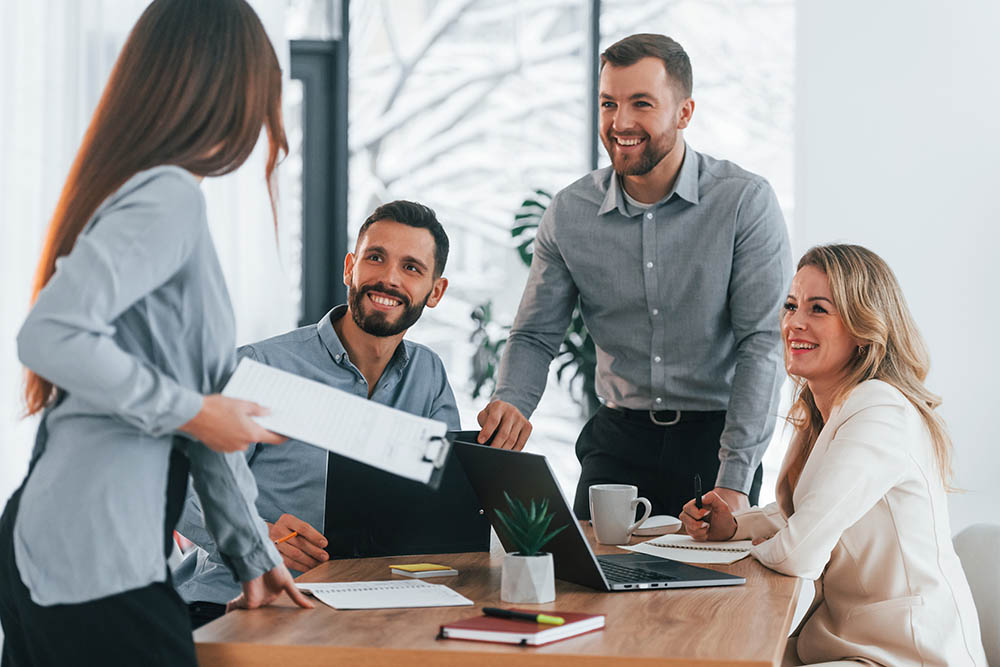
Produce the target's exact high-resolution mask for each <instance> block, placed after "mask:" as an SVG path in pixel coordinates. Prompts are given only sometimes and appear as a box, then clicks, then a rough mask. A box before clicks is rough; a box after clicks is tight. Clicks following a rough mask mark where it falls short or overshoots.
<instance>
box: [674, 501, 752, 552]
mask: <svg viewBox="0 0 1000 667" xmlns="http://www.w3.org/2000/svg"><path fill="white" fill-rule="evenodd" d="M716 491H718V489H716V490H715V491H709V492H708V493H706V494H705V495H704V496H702V497H701V504H702V508H701V509H698V508H697V506H695V502H694V499H691V500H689V501H687V503H686V504H685V505H684V509H683V510H682V511H681V517H680V518H681V523H683V524H684V532H686V533H687V534H688V535H690V536H691V537H692V538H693V539H695V540H698V541H699V542H704V541H705V540H712V541H713V542H724V541H725V540H729V539H732V537H733V535H735V534H736V519H734V518H733V512H732V509H730V507H729V503H727V502H726V501H725V500H723V499H722V498H721V497H720V496H719V494H718V493H716ZM744 497H745V496H744Z"/></svg>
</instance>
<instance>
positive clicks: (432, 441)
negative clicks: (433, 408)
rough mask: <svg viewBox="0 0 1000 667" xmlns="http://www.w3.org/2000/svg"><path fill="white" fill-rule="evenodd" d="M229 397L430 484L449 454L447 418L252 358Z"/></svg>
mask: <svg viewBox="0 0 1000 667" xmlns="http://www.w3.org/2000/svg"><path fill="white" fill-rule="evenodd" d="M222 394H223V395H224V396H229V397H231V398H239V399H243V400H247V401H253V402H255V403H259V404H260V405H263V406H264V407H266V408H268V409H269V410H270V411H271V414H269V415H267V416H266V417H254V419H255V420H256V421H257V423H259V424H260V425H261V426H263V427H264V428H266V429H269V430H271V431H274V432H275V433H279V434H281V435H284V436H288V437H289V438H293V439H295V440H301V441H302V442H305V443H308V444H310V445H314V446H316V447H321V448H323V449H326V450H329V451H331V452H335V453H337V454H340V455H342V456H346V457H348V458H351V459H354V460H356V461H360V462H362V463H366V464H368V465H371V466H374V467H376V468H380V469H382V470H385V471H387V472H391V473H394V474H396V475H399V476H401V477H406V478H408V479H413V480H416V481H418V482H424V483H425V484H426V483H427V482H428V480H430V478H431V475H432V474H433V472H434V469H435V467H440V466H441V465H443V461H441V460H438V459H439V458H440V455H441V454H442V453H443V452H442V450H443V444H444V441H443V440H441V439H440V438H443V437H444V435H445V433H446V432H447V430H448V425H447V424H445V423H444V422H440V421H436V420H433V419H426V418H424V417H418V416H416V415H411V414H409V413H407V412H403V411H401V410H395V409H393V408H390V407H388V406H385V405H382V404H380V403H375V402H373V401H369V400H367V399H364V398H361V397H360V396H354V395H352V394H349V393H347V392H345V391H341V390H339V389H334V388H333V387H330V386H327V385H325V384H322V383H320V382H316V381H315V380H310V379H308V378H304V377H300V376H298V375H295V374H294V373H289V372H287V371H283V370H280V369H277V368H274V367H272V366H267V365H265V364H262V363H259V362H256V361H254V360H252V359H247V358H244V359H241V360H240V364H239V366H238V367H237V368H236V372H235V373H233V376H232V377H231V378H230V379H229V382H228V383H227V384H226V387H225V389H223V390H222Z"/></svg>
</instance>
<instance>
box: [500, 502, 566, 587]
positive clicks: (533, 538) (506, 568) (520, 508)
mask: <svg viewBox="0 0 1000 667" xmlns="http://www.w3.org/2000/svg"><path fill="white" fill-rule="evenodd" d="M503 495H504V498H505V499H506V500H507V508H508V512H509V513H504V512H503V511H502V510H497V518H498V519H499V520H500V523H501V524H502V525H503V527H504V529H506V531H507V534H508V535H509V536H510V539H511V541H512V542H513V543H514V545H515V546H516V547H517V551H513V552H511V553H509V554H507V555H506V556H505V557H504V560H503V569H502V571H501V576H500V599H501V600H503V601H504V602H522V603H524V602H527V603H531V604H538V603H542V602H552V601H553V600H555V599H556V585H555V567H554V565H553V562H552V554H550V553H547V552H543V551H542V550H541V549H542V547H543V546H545V545H546V544H547V543H548V541H549V540H551V539H552V538H553V537H555V536H556V535H558V534H559V533H560V532H562V531H563V530H564V529H565V528H566V526H560V527H559V528H556V529H555V530H553V531H551V532H546V531H548V530H549V524H550V523H552V517H553V516H554V515H553V514H552V513H550V512H549V501H548V500H547V499H546V500H543V501H542V502H541V503H538V504H536V503H535V500H534V499H532V500H531V501H530V502H529V504H528V505H527V506H525V505H524V503H522V502H521V501H520V500H518V499H516V498H511V497H510V496H509V495H507V492H506V491H505V492H504V494H503Z"/></svg>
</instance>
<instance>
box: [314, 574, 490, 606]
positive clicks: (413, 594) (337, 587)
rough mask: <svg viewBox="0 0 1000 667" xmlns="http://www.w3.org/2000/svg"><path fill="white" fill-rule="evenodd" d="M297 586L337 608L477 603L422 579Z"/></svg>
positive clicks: (466, 604)
mask: <svg viewBox="0 0 1000 667" xmlns="http://www.w3.org/2000/svg"><path fill="white" fill-rule="evenodd" d="M296 586H298V587H299V590H301V591H307V592H309V593H312V594H313V595H314V596H315V597H316V599H318V600H319V601H320V602H322V603H324V604H328V605H330V606H331V607H333V608H334V609H397V608H402V607H462V606H468V605H471V604H474V603H473V601H472V600H470V599H469V598H467V597H464V596H462V595H459V594H458V593H456V592H455V591H453V590H452V589H450V588H448V587H447V586H441V585H440V584H429V583H427V582H426V581H419V580H407V581H395V580H393V581H341V582H334V583H301V584H299V583H297V584H296Z"/></svg>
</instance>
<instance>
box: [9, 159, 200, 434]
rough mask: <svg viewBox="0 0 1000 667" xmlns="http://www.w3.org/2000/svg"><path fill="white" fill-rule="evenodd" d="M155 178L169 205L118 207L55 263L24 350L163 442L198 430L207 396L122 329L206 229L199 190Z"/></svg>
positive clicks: (175, 178) (64, 384)
mask: <svg viewBox="0 0 1000 667" xmlns="http://www.w3.org/2000/svg"><path fill="white" fill-rule="evenodd" d="M156 178H157V179H158V181H159V182H158V183H157V185H158V189H157V191H158V192H159V193H163V194H162V196H159V197H155V198H148V199H146V200H142V199H138V198H133V199H131V200H130V202H129V205H128V206H122V207H119V208H114V206H111V207H110V208H109V210H108V211H106V212H104V213H103V214H102V215H101V216H100V218H99V219H98V221H97V222H96V224H95V225H94V227H93V228H92V229H89V230H87V232H86V233H83V234H81V235H80V236H79V238H77V240H76V244H75V245H74V246H73V249H72V251H71V252H70V253H69V254H68V255H66V256H64V257H62V258H60V259H59V260H58V261H57V262H56V271H55V273H54V275H53V276H52V278H51V279H50V280H49V282H48V284H46V286H45V287H44V289H42V290H41V291H40V292H39V294H38V299H37V300H36V302H35V304H34V306H33V307H32V309H31V312H30V313H29V315H28V318H27V320H26V321H25V323H24V325H23V326H22V327H21V330H20V332H19V333H18V336H17V349H18V357H19V358H20V360H21V362H22V363H23V364H24V365H25V366H27V367H28V368H30V369H31V370H32V371H34V372H35V373H37V374H38V375H40V376H42V377H43V378H45V379H46V380H48V381H49V382H52V383H53V384H54V385H56V386H57V387H59V388H60V389H63V390H65V391H67V392H69V393H71V394H74V395H75V396H77V397H78V398H80V399H81V400H84V401H85V402H87V403H89V404H90V405H92V406H94V407H95V408H97V409H98V410H100V411H102V412H106V413H107V414H111V415H114V416H116V417H118V418H120V419H122V420H123V421H125V422H127V423H129V424H131V425H133V426H135V427H137V428H139V429H141V430H142V431H144V432H146V433H149V434H150V435H154V436H160V435H165V434H168V433H170V432H171V431H174V430H176V429H177V428H178V427H180V426H182V425H183V424H185V423H186V422H188V421H190V420H191V419H192V418H193V417H194V416H195V415H196V414H197V413H198V411H199V410H200V409H201V404H202V396H201V394H200V393H199V392H197V391H194V390H192V389H189V388H186V387H183V386H181V385H180V384H178V383H177V382H176V381H174V380H173V379H172V378H170V377H168V376H167V375H165V374H164V373H163V372H161V371H160V370H158V369H157V368H155V367H154V366H153V365H151V364H149V363H148V362H145V361H143V360H141V359H139V358H137V357H136V356H134V355H132V354H129V353H128V352H126V351H125V350H123V349H122V348H121V347H119V346H118V344H117V343H116V342H115V340H114V334H115V328H114V325H113V323H114V321H115V320H116V319H117V318H118V317H119V316H120V315H121V314H122V313H123V312H124V311H125V310H126V309H128V308H129V307H130V306H132V304H134V303H135V302H136V301H138V300H139V299H141V298H142V297H144V296H145V295H147V294H149V293H150V292H152V291H153V290H155V289H156V288H157V287H159V286H160V285H162V284H163V283H165V282H166V281H167V280H169V279H170V278H171V277H172V276H173V275H174V274H176V273H177V272H178V270H179V269H180V268H181V267H182V266H183V265H184V263H185V262H187V261H188V260H189V258H190V256H191V252H192V250H193V248H194V247H195V245H196V244H197V243H198V241H199V240H200V239H201V238H202V235H203V234H206V233H207V228H206V227H205V221H204V200H203V199H202V197H201V193H200V191H199V190H198V189H197V186H195V185H193V184H192V183H191V182H188V181H186V180H185V179H183V178H182V177H181V176H179V175H176V174H171V173H169V172H167V173H163V174H160V175H158V176H156ZM165 202H169V205H167V204H166V203H165Z"/></svg>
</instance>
